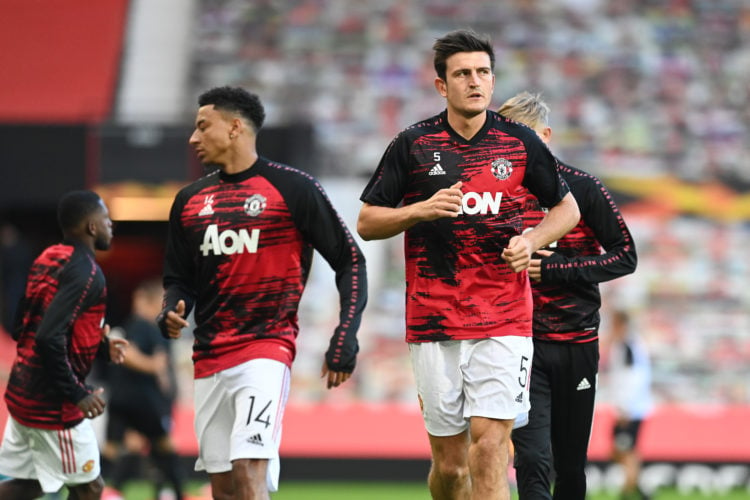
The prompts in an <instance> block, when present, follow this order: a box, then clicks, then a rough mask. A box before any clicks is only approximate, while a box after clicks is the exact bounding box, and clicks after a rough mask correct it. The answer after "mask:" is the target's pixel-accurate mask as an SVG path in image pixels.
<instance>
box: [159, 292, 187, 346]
mask: <svg viewBox="0 0 750 500" xmlns="http://www.w3.org/2000/svg"><path fill="white" fill-rule="evenodd" d="M164 323H165V325H166V327H167V335H169V338H172V339H178V338H180V335H181V334H182V329H183V328H185V327H186V326H188V322H187V320H186V319H185V301H184V300H180V301H178V302H177V305H176V306H175V308H174V310H173V311H167V314H166V316H165V318H164Z"/></svg>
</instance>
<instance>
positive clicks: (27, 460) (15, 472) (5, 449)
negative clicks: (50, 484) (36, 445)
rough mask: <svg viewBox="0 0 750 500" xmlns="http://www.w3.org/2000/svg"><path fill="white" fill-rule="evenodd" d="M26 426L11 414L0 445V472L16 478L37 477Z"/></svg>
mask: <svg viewBox="0 0 750 500" xmlns="http://www.w3.org/2000/svg"><path fill="white" fill-rule="evenodd" d="M26 430H27V428H26V427H24V426H23V425H21V424H19V423H18V422H16V421H15V419H14V418H13V417H11V416H8V420H7V422H6V423H5V432H4V434H3V441H2V445H0V474H2V475H3V476H7V477H13V478H17V479H37V474H36V469H35V468H34V459H33V456H32V453H31V443H30V436H29V435H28V433H27V432H26Z"/></svg>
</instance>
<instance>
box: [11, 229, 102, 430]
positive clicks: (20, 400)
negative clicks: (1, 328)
mask: <svg viewBox="0 0 750 500" xmlns="http://www.w3.org/2000/svg"><path fill="white" fill-rule="evenodd" d="M106 296H107V290H106V283H105V279H104V274H103V273H102V271H101V269H100V268H99V265H98V264H97V263H96V261H95V259H94V253H93V252H92V251H91V250H90V249H89V248H88V247H85V246H83V245H80V244H68V243H62V244H58V245H53V246H51V247H49V248H47V249H46V250H44V251H43V252H42V254H41V255H40V256H39V257H37V259H36V260H35V261H34V264H33V265H32V267H31V270H30V272H29V277H28V282H27V284H26V293H25V296H24V298H23V299H22V301H21V303H20V305H19V314H18V316H17V321H16V328H15V329H14V332H13V337H14V338H15V339H16V340H17V342H18V348H17V354H16V359H15V361H14V363H13V368H12V369H11V373H10V378H9V379H8V387H7V390H6V392H5V402H6V403H7V405H8V411H9V412H10V414H11V415H12V416H13V418H14V419H16V420H17V421H18V422H20V423H21V424H23V425H26V426H28V427H36V428H41V429H65V428H69V427H73V426H75V425H76V424H78V423H79V422H80V421H81V420H82V419H83V413H82V412H81V410H79V409H78V407H77V406H76V403H77V402H78V401H80V400H82V399H83V398H85V397H86V396H87V395H88V394H89V393H90V391H89V389H88V388H87V387H86V384H85V379H86V376H87V375H88V374H89V372H90V371H91V367H92V365H93V362H94V358H95V357H96V355H97V352H99V351H100V349H101V350H102V353H103V354H104V355H105V356H108V355H109V352H108V342H107V341H106V338H103V337H102V327H103V325H104V312H105V303H106Z"/></svg>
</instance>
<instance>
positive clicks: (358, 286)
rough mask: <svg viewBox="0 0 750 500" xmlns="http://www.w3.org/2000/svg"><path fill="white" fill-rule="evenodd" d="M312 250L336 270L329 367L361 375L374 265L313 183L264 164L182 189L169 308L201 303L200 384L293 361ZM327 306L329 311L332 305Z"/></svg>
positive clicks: (167, 269)
mask: <svg viewBox="0 0 750 500" xmlns="http://www.w3.org/2000/svg"><path fill="white" fill-rule="evenodd" d="M313 249H315V250H317V251H318V252H319V253H320V254H321V255H322V256H323V258H325V260H326V261H327V262H328V264H329V265H330V266H331V268H332V269H333V270H334V271H335V272H336V286H337V288H338V291H339V297H340V302H339V308H340V312H339V321H338V325H337V326H336V327H335V330H334V334H333V336H332V338H331V341H330V344H329V348H328V351H327V353H326V360H327V362H328V366H329V368H331V369H333V370H336V371H349V372H350V371H352V370H353V369H354V365H355V361H356V354H357V351H358V343H357V338H356V333H357V330H358V328H359V325H360V321H361V316H362V311H363V309H364V307H365V303H366V301H367V277H366V268H365V258H364V256H363V254H362V252H361V250H360V248H359V246H358V245H357V243H356V241H355V240H354V238H353V237H352V235H351V233H350V232H349V230H348V229H347V227H346V225H345V223H344V221H343V220H342V219H341V218H340V217H339V215H338V214H337V212H336V211H335V209H334V208H333V206H332V205H331V202H330V200H329V199H328V197H327V195H326V193H325V191H324V190H323V187H322V186H321V185H320V184H319V183H318V181H317V180H315V179H314V178H313V177H312V176H310V175H308V174H306V173H304V172H301V171H299V170H296V169H294V168H291V167H289V166H286V165H282V164H279V163H274V162H271V161H269V160H267V159H265V158H262V157H261V158H258V160H257V161H256V162H255V164H253V165H252V167H251V168H249V169H248V170H245V171H243V172H240V173H238V174H233V175H227V174H225V173H223V172H220V171H217V172H214V173H212V174H210V175H207V176H205V177H203V178H201V179H199V180H197V181H195V182H194V183H192V184H190V185H188V186H187V187H185V188H183V189H182V190H181V191H180V192H179V193H178V194H177V196H176V198H175V201H174V203H173V205H172V210H171V213H170V219H169V236H168V241H167V249H166V256H165V264H164V286H165V288H166V301H165V307H166V308H173V307H174V306H175V305H176V304H177V301H178V300H180V299H183V300H185V301H186V304H187V306H188V308H189V309H188V311H189V310H190V309H191V308H192V307H193V305H194V306H195V322H196V328H195V331H194V335H195V344H194V347H193V361H194V366H195V377H196V378H200V377H206V376H208V375H211V374H213V373H216V372H218V371H221V370H224V369H227V368H230V367H232V366H236V365H238V364H240V363H243V362H245V361H247V360H250V359H254V358H267V359H274V360H277V361H281V362H283V363H286V364H287V365H290V366H291V364H292V361H293V360H294V358H295V354H296V338H297V334H298V331H299V325H298V320H297V310H298V306H299V301H300V298H301V296H302V292H303V290H304V287H305V283H306V281H307V277H308V274H309V272H310V266H311V263H312V257H313ZM331 306H332V305H331V304H320V307H331Z"/></svg>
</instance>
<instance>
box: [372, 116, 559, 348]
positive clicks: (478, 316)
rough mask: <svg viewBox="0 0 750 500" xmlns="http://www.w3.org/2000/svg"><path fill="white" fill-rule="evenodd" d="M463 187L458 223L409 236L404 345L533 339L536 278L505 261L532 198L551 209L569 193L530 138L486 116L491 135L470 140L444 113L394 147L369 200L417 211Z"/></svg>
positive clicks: (441, 222)
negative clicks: (533, 280) (442, 193)
mask: <svg viewBox="0 0 750 500" xmlns="http://www.w3.org/2000/svg"><path fill="white" fill-rule="evenodd" d="M458 181H461V182H462V187H461V190H462V191H463V200H462V213H461V214H460V215H459V216H458V217H457V218H443V219H438V220H435V221H431V222H420V223H417V224H415V225H414V226H412V227H411V228H409V229H408V230H407V231H406V233H405V240H404V241H405V243H404V244H405V257H406V286H407V290H406V330H407V331H406V340H407V342H426V341H438V340H461V339H477V338H486V337H496V336H504V335H519V336H530V335H531V313H532V297H531V289H530V286H529V278H528V274H527V273H526V272H525V271H523V272H520V273H514V272H513V271H512V270H511V269H510V268H509V267H508V265H507V264H506V263H505V261H503V259H502V257H501V254H502V251H503V249H504V248H505V247H506V246H507V244H508V242H509V240H510V239H511V238H512V237H513V236H515V235H518V234H521V231H522V226H523V224H522V222H523V221H522V214H523V209H524V200H525V198H526V196H527V194H528V193H529V192H531V193H533V194H534V195H535V196H537V198H538V199H540V200H541V201H542V203H543V204H544V205H545V206H553V205H555V204H557V203H558V202H559V201H560V200H561V199H562V198H563V197H564V196H565V195H566V194H567V192H568V187H567V185H566V184H565V181H563V180H562V178H561V177H560V176H559V174H558V173H557V170H556V161H555V158H554V156H553V155H552V154H551V153H550V151H549V150H548V149H547V147H546V146H545V145H544V143H542V142H541V141H540V140H539V138H538V137H537V136H536V134H535V133H534V132H533V131H532V130H531V129H529V128H527V127H525V126H522V125H519V124H517V123H515V122H512V121H510V120H507V119H505V118H504V117H502V116H500V115H498V114H497V113H494V112H492V111H487V119H486V121H485V125H484V127H483V128H482V129H481V130H480V131H479V132H478V133H477V134H476V135H475V136H474V137H472V138H471V139H470V140H466V139H464V138H463V137H461V136H460V135H458V134H457V133H456V132H455V131H453V130H452V128H451V127H450V125H449V124H448V121H447V114H446V112H445V111H444V112H443V113H441V114H439V115H436V116H434V117H432V118H429V119H427V120H424V121H422V122H419V123H417V124H415V125H413V126H411V127H409V128H407V129H405V130H404V131H402V132H401V133H400V134H399V135H398V136H397V137H396V138H395V139H394V140H393V142H392V143H391V144H390V146H389V147H388V149H387V150H386V152H385V154H384V155H383V158H382V159H381V161H380V164H379V165H378V168H377V170H376V172H375V173H374V175H373V177H372V178H371V180H370V182H369V183H368V185H367V187H366V188H365V190H364V192H363V194H362V196H361V200H362V201H364V202H366V203H369V204H372V205H378V206H387V207H396V206H398V205H399V204H404V205H409V204H412V203H416V202H419V201H423V200H426V199H429V198H430V197H431V196H432V195H434V194H435V193H436V192H437V191H438V190H440V189H443V188H448V187H450V186H451V185H453V184H454V183H456V182H458Z"/></svg>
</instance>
